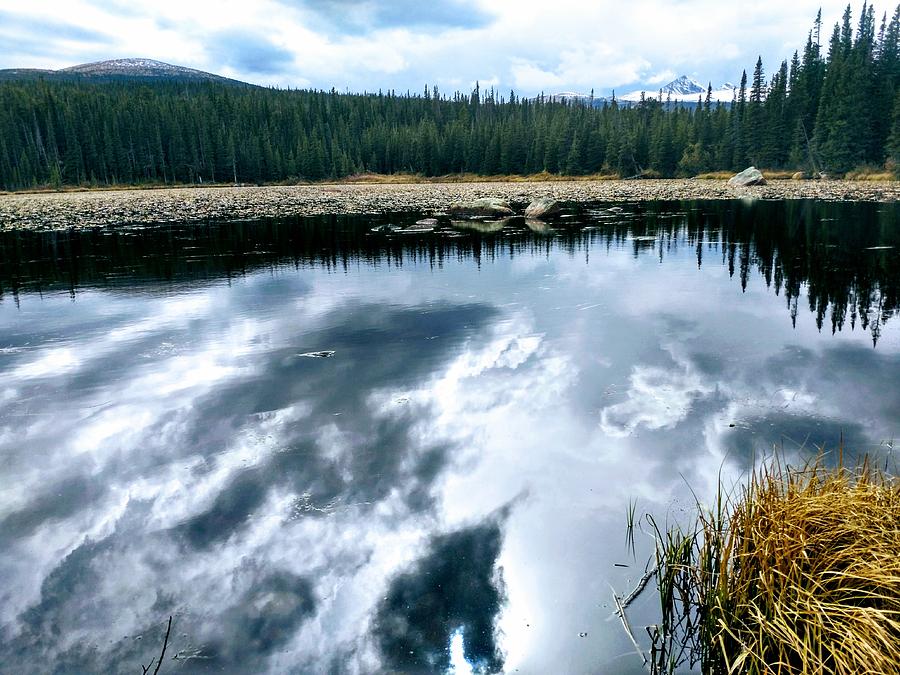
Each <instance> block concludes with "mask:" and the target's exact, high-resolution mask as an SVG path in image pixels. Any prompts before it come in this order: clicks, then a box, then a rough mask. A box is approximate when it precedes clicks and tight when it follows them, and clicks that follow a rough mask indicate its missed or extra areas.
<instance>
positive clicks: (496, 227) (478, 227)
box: [450, 218, 509, 234]
mask: <svg viewBox="0 0 900 675" xmlns="http://www.w3.org/2000/svg"><path fill="white" fill-rule="evenodd" d="M508 222H509V218H504V219H503V220H487V221H485V220H454V221H451V223H450V224H451V225H452V226H453V227H455V228H457V229H461V230H475V231H476V232H481V233H482V234H492V233H494V232H499V231H500V230H502V229H503V227H504V226H505V225H506V224H507V223H508Z"/></svg>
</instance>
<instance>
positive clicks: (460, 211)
mask: <svg viewBox="0 0 900 675" xmlns="http://www.w3.org/2000/svg"><path fill="white" fill-rule="evenodd" d="M448 211H449V212H450V215H453V216H468V217H478V216H511V215H513V214H514V213H515V212H514V211H513V210H512V209H511V208H510V206H509V202H507V201H505V200H503V199H498V198H496V197H482V198H481V199H473V200H472V201H469V202H456V203H455V204H451V205H450V208H449V209H448Z"/></svg>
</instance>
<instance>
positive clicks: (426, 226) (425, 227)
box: [403, 218, 438, 233]
mask: <svg viewBox="0 0 900 675" xmlns="http://www.w3.org/2000/svg"><path fill="white" fill-rule="evenodd" d="M437 226H438V220H437V218H423V219H422V220H417V221H416V223H415V225H410V226H409V227H406V228H404V229H403V232H408V233H414V232H434V228H436V227H437Z"/></svg>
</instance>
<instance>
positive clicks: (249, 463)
mask: <svg viewBox="0 0 900 675" xmlns="http://www.w3.org/2000/svg"><path fill="white" fill-rule="evenodd" d="M566 215H567V216H570V217H567V218H564V219H561V220H560V221H558V222H556V223H551V225H550V226H548V227H547V228H543V227H541V228H538V227H531V228H529V227H528V224H527V223H526V222H524V221H523V220H520V219H519V220H516V219H513V220H511V221H509V222H507V223H505V224H504V226H503V227H501V228H499V229H498V228H496V227H491V228H486V229H490V230H495V231H493V232H486V233H482V232H478V231H475V230H471V229H466V230H462V229H451V228H447V229H446V230H443V231H439V232H434V233H426V234H421V233H419V234H410V233H402V232H394V233H390V232H384V231H377V232H373V229H384V228H379V226H383V225H387V224H397V225H407V224H410V223H413V222H415V220H416V219H417V218H419V217H420V214H387V215H380V216H370V217H357V216H335V217H322V218H305V219H285V220H272V221H258V222H237V223H204V224H195V225H188V224H167V225H160V226H154V227H141V228H138V227H134V228H110V229H96V230H85V231H67V232H4V233H2V234H0V453H2V454H0V456H2V458H3V460H4V461H3V468H2V469H0V578H2V579H4V580H6V581H5V582H4V583H3V584H2V585H0V670H3V671H6V670H9V671H10V672H23V673H28V672H98V671H102V670H109V669H113V670H128V669H130V668H132V667H134V668H136V667H137V664H138V663H146V662H148V661H149V658H150V657H151V656H153V655H154V654H153V652H155V649H156V647H158V641H159V639H160V638H161V635H162V631H163V629H164V619H165V617H167V616H168V615H169V614H174V615H175V617H176V618H175V629H174V630H173V634H174V636H175V637H174V639H173V642H172V645H171V650H172V651H171V653H172V654H173V655H176V656H178V658H177V659H176V660H175V661H173V662H172V663H171V664H169V665H170V668H171V669H172V671H173V672H177V671H178V670H179V669H180V670H181V671H183V672H198V671H214V672H228V673H232V672H233V673H240V672H335V673H345V672H346V673H367V672H381V671H402V672H413V673H418V672H441V671H446V670H448V669H449V668H450V667H451V665H452V663H451V662H452V661H453V659H454V658H456V659H457V665H458V666H461V667H462V666H465V667H471V668H473V669H475V670H478V669H480V670H482V671H484V672H499V671H501V670H504V671H509V670H515V669H516V668H521V669H522V670H523V672H526V671H527V672H551V671H553V672H572V673H580V672H584V673H588V672H598V671H599V672H632V671H633V672H640V670H641V669H640V663H639V662H638V661H637V660H636V659H635V658H634V655H633V654H629V648H630V647H629V643H628V641H627V639H626V638H625V636H624V635H623V634H622V632H621V629H620V628H619V627H618V625H617V624H616V623H615V622H610V621H607V619H608V618H609V616H610V613H611V607H610V600H611V592H610V586H613V587H614V588H616V589H617V590H619V591H620V592H625V591H627V590H629V589H630V588H631V587H632V586H633V583H634V581H635V579H636V578H639V577H640V575H641V572H642V562H643V561H642V559H641V557H640V556H641V554H642V553H646V552H647V545H648V542H647V541H641V540H639V541H638V547H639V555H638V559H637V560H634V559H632V558H631V557H630V555H629V554H627V552H626V549H625V546H624V541H623V540H624V525H625V513H626V509H627V506H628V504H629V503H630V501H631V500H633V499H638V500H639V503H640V505H641V506H642V507H645V508H646V509H648V510H652V511H654V512H655V513H658V514H660V516H661V517H662V518H665V517H678V514H679V513H680V512H681V510H683V509H684V508H685V507H686V506H689V505H690V504H691V494H690V490H695V491H696V492H697V493H698V494H701V495H702V494H704V493H705V491H707V490H709V489H710V488H711V486H712V485H713V484H714V483H715V481H716V479H717V477H718V475H719V472H720V470H722V472H723V475H725V476H727V477H732V478H735V479H737V478H738V477H739V476H740V475H741V472H742V471H745V470H746V469H747V467H748V466H750V465H751V464H752V462H753V459H754V457H757V456H759V455H760V454H764V453H766V452H770V451H771V449H772V447H773V446H779V447H781V448H783V449H784V451H785V452H788V453H791V454H792V455H793V456H798V457H802V456H804V455H808V454H809V453H810V452H813V451H815V446H816V445H825V446H828V447H834V445H835V444H836V443H837V442H838V441H839V439H841V438H843V439H844V440H845V442H846V443H847V444H848V446H850V447H852V448H853V449H855V450H859V451H869V452H875V453H881V454H882V455H884V456H885V457H886V458H889V457H890V455H891V453H892V448H893V438H894V433H895V431H896V430H897V420H898V419H900V414H898V413H900V391H898V390H897V387H896V383H897V382H898V381H900V331H898V329H897V326H896V325H895V323H896V321H895V319H894V317H895V315H896V313H897V310H898V301H900V298H898V290H900V289H898V283H900V258H898V256H900V249H898V247H900V231H898V226H897V225H898V223H897V215H898V207H897V206H896V205H894V204H846V203H815V202H764V201H757V202H750V203H744V202H684V203H642V204H620V205H611V204H590V205H582V206H576V207H574V208H572V209H571V211H570V212H569V213H567V214H566ZM776 294H777V295H776ZM873 342H874V343H875V345H874V347H873ZM312 356H321V357H323V358H312ZM326 356H327V358H324V357H326ZM688 486H690V487H689V488H688ZM641 549H642V550H641ZM620 565H627V567H622V566H620ZM653 616H654V615H653V603H652V602H650V601H649V600H648V599H645V600H644V602H643V604H642V603H637V604H636V605H635V606H634V615H633V621H634V622H635V625H640V624H641V622H644V623H646V622H652V621H653V620H654V619H653ZM138 637H140V638H141V639H140V640H138V639H137V638H138ZM454 640H456V641H457V643H461V646H459V644H458V645H457V646H458V647H459V648H458V649H456V652H454V651H453V650H451V645H452V644H453V641H454ZM148 643H150V644H152V645H153V646H152V648H150V647H148ZM454 654H455V656H454ZM459 659H463V660H464V661H465V662H466V663H462V662H460V661H459ZM466 664H468V665H466ZM457 672H459V671H457Z"/></svg>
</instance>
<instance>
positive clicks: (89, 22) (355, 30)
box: [0, 0, 892, 95]
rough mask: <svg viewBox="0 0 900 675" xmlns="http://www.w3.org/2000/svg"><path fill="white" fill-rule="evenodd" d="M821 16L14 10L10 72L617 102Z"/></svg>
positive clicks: (537, 7)
mask: <svg viewBox="0 0 900 675" xmlns="http://www.w3.org/2000/svg"><path fill="white" fill-rule="evenodd" d="M820 6H821V7H822V12H823V19H824V25H825V28H824V29H823V33H825V35H826V36H827V34H828V33H829V32H830V28H829V27H830V26H831V25H833V24H834V22H835V21H837V20H838V19H839V18H840V14H841V13H842V11H843V8H844V6H845V0H792V1H791V2H785V1H784V0H754V1H751V2H741V3H736V2H721V1H720V0H634V1H632V2H628V3H625V2H621V0H592V1H590V2H586V1H584V0H556V1H555V2H552V3H548V2H544V1H538V0H490V1H489V0H433V1H423V0H397V1H396V2H377V1H373V0H254V1H253V2H247V1H246V0H215V1H208V0H205V1H198V2H184V0H152V1H151V0H102V1H98V0H93V1H89V0H65V1H64V2H63V1H56V2H49V1H46V0H32V1H31V2H29V3H27V4H26V3H22V2H21V0H0V68H22V67H32V68H54V69H56V68H63V67H66V66H71V65H76V64H79V63H85V62H90V61H100V60H106V59H113V58H127V57H143V58H152V59H158V60H160V61H165V62H167V63H174V64H177V65H183V66H189V67H193V68H198V69H201V70H207V71H211V72H215V73H219V74H222V75H226V76H229V77H234V78H237V79H241V80H246V81H250V82H254V83H257V84H264V85H271V86H278V87H294V88H308V87H312V88H317V89H331V88H332V87H334V88H336V89H338V90H339V91H345V90H350V91H377V90H379V89H383V90H387V89H395V90H398V91H406V90H411V91H420V90H422V89H423V88H424V86H425V85H429V86H434V85H436V86H437V87H438V88H439V89H440V90H441V91H443V92H452V91H470V90H471V88H472V86H473V85H474V83H475V82H476V81H477V82H480V83H481V85H482V87H491V86H495V87H497V88H498V89H499V90H500V91H501V92H508V91H509V90H510V89H514V90H515V91H516V92H517V93H519V94H520V95H533V94H537V93H540V92H546V93H553V92H562V91H573V90H574V91H578V92H585V93H586V92H589V91H590V90H591V89H592V88H593V89H595V91H596V93H597V94H598V95H606V94H608V93H609V92H610V91H611V90H612V89H616V90H617V91H618V92H619V93H624V92H630V91H633V90H636V89H642V88H646V89H647V90H648V91H654V90H655V89H656V88H658V87H659V86H661V85H664V84H666V83H667V82H669V81H671V80H672V79H674V78H675V77H677V76H678V75H682V74H684V75H688V76H691V77H694V78H695V79H697V80H698V81H700V82H701V83H704V84H705V83H706V82H708V81H710V82H712V83H713V86H718V85H720V84H722V83H723V82H735V81H737V80H739V79H740V75H741V71H742V70H744V69H747V70H750V69H752V67H753V65H754V63H755V62H756V57H757V55H761V56H762V57H763V63H764V65H766V71H767V72H771V71H773V70H775V69H776V68H777V64H779V63H780V62H781V60H783V59H787V58H789V57H790V56H791V54H792V53H793V51H794V50H795V49H801V48H802V46H803V44H804V42H805V40H806V36H807V33H808V32H809V30H810V28H811V26H812V22H813V19H814V17H815V15H816V12H817V10H818V9H819V7H820ZM891 9H892V7H889V6H888V5H887V4H884V5H883V6H882V5H880V4H877V5H876V11H877V13H878V15H879V16H880V15H881V13H882V12H884V11H885V10H891ZM854 10H855V13H858V10H859V7H856V6H854ZM824 39H825V38H824V37H823V40H824Z"/></svg>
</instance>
